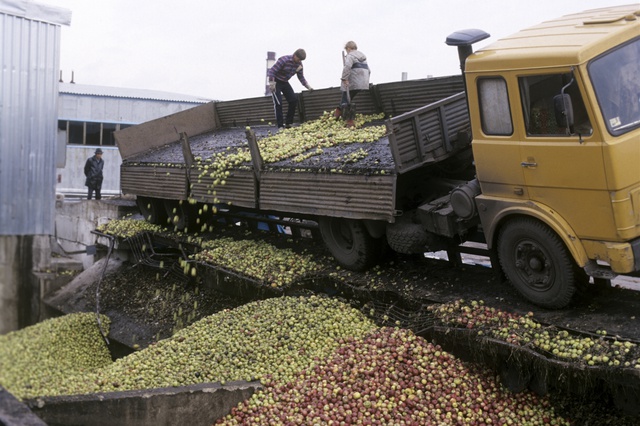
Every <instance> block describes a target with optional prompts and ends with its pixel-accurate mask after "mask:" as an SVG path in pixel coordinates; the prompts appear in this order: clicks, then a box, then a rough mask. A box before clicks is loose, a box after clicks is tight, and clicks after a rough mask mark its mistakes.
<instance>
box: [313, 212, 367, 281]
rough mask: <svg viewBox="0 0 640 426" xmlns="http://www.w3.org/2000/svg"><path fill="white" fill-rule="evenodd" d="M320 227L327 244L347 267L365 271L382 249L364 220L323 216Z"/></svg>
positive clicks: (341, 263)
mask: <svg viewBox="0 0 640 426" xmlns="http://www.w3.org/2000/svg"><path fill="white" fill-rule="evenodd" d="M319 228H320V234H321V235H322V240H323V241H324V243H325V245H326V246H327V248H328V249H329V251H330V252H331V254H332V255H333V257H334V258H335V259H336V260H337V261H338V263H339V264H340V265H342V266H344V267H345V268H346V269H349V270H352V271H364V270H366V269H368V268H370V267H371V266H373V264H374V263H375V262H376V261H377V260H378V257H379V253H380V250H377V247H376V243H375V240H374V239H373V237H371V235H369V233H368V232H367V229H366V228H365V226H364V224H363V223H362V222H359V221H357V220H353V219H343V218H336V217H322V218H320V221H319Z"/></svg>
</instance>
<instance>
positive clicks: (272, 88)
mask: <svg viewBox="0 0 640 426" xmlns="http://www.w3.org/2000/svg"><path fill="white" fill-rule="evenodd" d="M269 90H271V93H273V92H275V91H276V82H275V81H270V82H269Z"/></svg>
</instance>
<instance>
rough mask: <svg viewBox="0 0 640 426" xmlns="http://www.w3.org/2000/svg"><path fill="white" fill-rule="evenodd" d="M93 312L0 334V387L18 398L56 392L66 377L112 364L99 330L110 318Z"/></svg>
mask: <svg viewBox="0 0 640 426" xmlns="http://www.w3.org/2000/svg"><path fill="white" fill-rule="evenodd" d="M99 318H100V324H98V321H97V317H96V315H95V314H92V313H76V314H69V315H65V316H62V317H58V318H52V319H49V320H46V321H42V322H40V323H38V324H35V325H32V326H29V327H25V328H23V329H21V330H17V331H13V332H10V333H8V334H5V335H0V386H2V387H4V388H5V389H6V390H7V391H9V392H10V393H11V394H13V395H14V396H16V397H18V398H22V399H24V398H33V397H37V396H41V395H47V394H51V393H55V392H56V391H57V389H58V387H59V383H60V382H62V381H63V380H65V379H66V378H67V377H69V376H82V375H84V374H89V373H91V372H93V371H96V370H98V369H100V368H103V367H105V366H107V365H110V364H111V362H112V361H111V354H110V353H109V349H108V347H107V344H106V342H105V340H104V338H103V336H102V333H104V334H108V333H109V325H110V321H109V318H107V317H106V316H104V315H100V317H99Z"/></svg>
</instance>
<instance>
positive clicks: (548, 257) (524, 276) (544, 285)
mask: <svg viewBox="0 0 640 426" xmlns="http://www.w3.org/2000/svg"><path fill="white" fill-rule="evenodd" d="M498 257H499V259H500V265H501V266H502V270H503V271H504V273H505V275H506V276H507V278H508V279H509V281H510V282H511V284H512V285H513V286H514V287H515V288H516V290H518V291H519V292H520V294H522V295H523V296H524V297H525V298H526V299H528V300H529V301H531V302H532V303H534V304H536V305H539V306H542V307H545V308H551V309H559V308H563V307H565V306H567V305H568V304H569V302H570V301H571V299H572V297H573V295H574V293H575V292H576V289H577V287H578V285H579V280H580V274H579V273H578V271H577V266H576V265H575V263H574V262H573V259H572V257H571V255H570V254H569V252H568V250H567V248H566V247H565V245H564V243H563V242H562V240H561V239H560V238H559V237H558V236H557V235H556V234H555V232H553V231H552V230H551V229H550V228H549V227H547V226H546V225H544V224H543V223H541V222H538V221H536V220H534V219H530V218H521V219H514V220H512V221H510V222H509V223H507V224H506V225H505V226H504V227H503V228H502V229H501V230H500V234H499V235H498Z"/></svg>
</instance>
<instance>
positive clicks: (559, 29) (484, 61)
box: [466, 3, 640, 72]
mask: <svg viewBox="0 0 640 426" xmlns="http://www.w3.org/2000/svg"><path fill="white" fill-rule="evenodd" d="M638 34H640V4H637V3H636V4H630V5H626V6H614V7H607V8H601V9H592V10H587V11H584V12H580V13H575V14H571V15H566V16H563V17H560V18H558V19H553V20H550V21H546V22H543V23H541V24H539V25H536V26H533V27H530V28H526V29H523V30H522V31H519V32H517V33H515V34H513V35H510V36H508V37H504V38H502V39H500V40H498V41H496V42H495V43H492V44H490V45H489V46H487V47H484V48H482V49H479V50H478V51H477V52H476V53H474V54H473V55H471V56H470V57H469V58H468V61H467V65H466V72H474V71H488V70H510V69H513V70H515V69H522V68H529V69H531V68H532V66H533V64H535V66H537V67H550V66H572V65H578V64H581V63H584V62H585V61H587V60H590V59H592V58H593V57H594V56H596V55H598V54H600V53H602V52H605V51H607V50H608V49H611V48H612V47H614V46H616V45H618V44H619V43H620V42H622V41H624V40H630V39H632V38H633V37H634V36H637V35H638Z"/></svg>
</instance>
